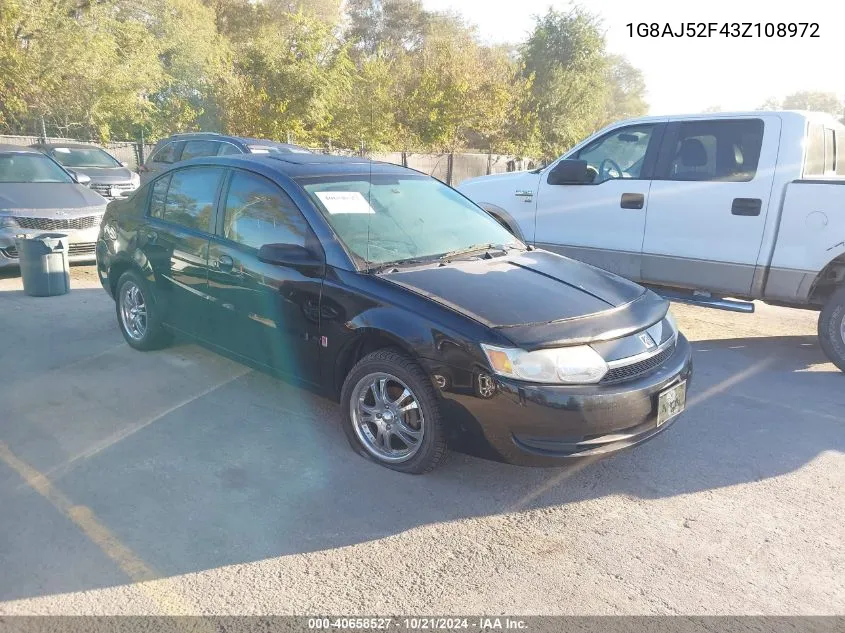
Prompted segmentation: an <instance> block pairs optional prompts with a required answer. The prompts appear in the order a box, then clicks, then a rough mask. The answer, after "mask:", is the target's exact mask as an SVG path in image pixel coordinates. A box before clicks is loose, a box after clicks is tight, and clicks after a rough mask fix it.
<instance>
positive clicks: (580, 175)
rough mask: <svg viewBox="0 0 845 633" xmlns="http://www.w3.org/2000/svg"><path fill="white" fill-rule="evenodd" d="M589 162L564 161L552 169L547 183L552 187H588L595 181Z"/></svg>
mask: <svg viewBox="0 0 845 633" xmlns="http://www.w3.org/2000/svg"><path fill="white" fill-rule="evenodd" d="M587 167H588V165H587V161H585V160H575V159H564V160H560V161H558V163H557V164H556V165H555V166H554V167H552V170H551V171H550V172H549V176H548V178H547V179H546V182H547V183H549V184H550V185H586V184H589V183H591V182H592V181H593V177H594V175H593V174H590V173H589V171H588V169H587Z"/></svg>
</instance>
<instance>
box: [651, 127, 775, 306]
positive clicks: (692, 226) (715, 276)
mask: <svg viewBox="0 0 845 633" xmlns="http://www.w3.org/2000/svg"><path fill="white" fill-rule="evenodd" d="M764 131H765V133H764ZM779 142H780V119H779V118H778V117H776V116H761V117H747V118H730V119H728V118H715V119H713V118H710V119H698V120H689V121H682V122H674V123H670V124H669V125H668V126H667V129H666V133H665V135H664V138H663V143H662V145H661V149H660V154H659V157H658V160H657V166H656V168H655V176H654V180H653V182H652V184H651V191H650V196H649V204H648V214H647V216H646V227H645V238H644V240H643V256H642V279H643V281H645V282H649V283H656V284H665V285H669V286H678V287H683V288H692V289H696V288H700V289H703V290H711V291H716V292H723V293H736V294H738V295H746V294H749V293H750V292H751V284H752V281H753V278H754V270H755V264H756V262H757V256H758V254H759V251H760V245H761V242H762V239H763V229H764V227H765V226H766V216H767V212H768V208H769V197H770V194H771V189H772V179H773V178H774V171H775V166H776V162H777V154H778V144H779Z"/></svg>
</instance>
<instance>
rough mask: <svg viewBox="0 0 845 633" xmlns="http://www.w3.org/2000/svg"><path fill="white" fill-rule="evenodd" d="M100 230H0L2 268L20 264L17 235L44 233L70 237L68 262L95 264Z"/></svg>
mask: <svg viewBox="0 0 845 633" xmlns="http://www.w3.org/2000/svg"><path fill="white" fill-rule="evenodd" d="M99 231H100V228H99V227H97V226H93V227H91V228H90V229H71V230H55V231H37V230H30V229H13V230H5V229H4V230H0V268H10V267H15V266H18V265H19V264H20V262H19V260H18V250H17V246H16V244H15V235H19V234H22V233H26V235H27V236H28V237H37V236H39V235H41V234H42V233H64V234H65V235H67V236H68V260H69V261H70V262H71V263H84V262H93V261H95V259H96V252H95V248H96V243H97V234H98V233H99Z"/></svg>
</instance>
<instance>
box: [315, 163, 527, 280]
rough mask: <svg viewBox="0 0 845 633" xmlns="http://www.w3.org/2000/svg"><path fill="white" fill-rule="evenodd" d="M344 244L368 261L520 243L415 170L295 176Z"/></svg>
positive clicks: (375, 262) (377, 262) (417, 257)
mask: <svg viewBox="0 0 845 633" xmlns="http://www.w3.org/2000/svg"><path fill="white" fill-rule="evenodd" d="M299 183H300V185H302V187H303V188H304V189H305V191H306V192H308V194H309V195H310V197H311V199H312V200H313V201H314V203H315V204H316V205H317V207H318V208H319V209H320V210H321V211H322V212H323V215H324V216H325V217H326V219H327V220H328V222H329V224H331V226H332V228H333V229H334V231H335V233H336V234H337V235H338V237H339V238H340V240H341V241H342V242H343V243H344V244H345V245H346V247H347V249H348V250H349V251H351V252H352V253H353V254H354V255H356V256H357V257H358V258H360V259H361V260H362V261H363V262H365V263H366V264H367V265H368V266H369V265H383V264H389V263H394V262H401V261H403V260H420V259H436V258H439V257H443V256H446V255H449V254H451V253H459V252H461V251H472V250H475V249H484V248H485V247H488V246H503V245H513V246H518V247H522V246H523V245H522V244H521V243H520V242H519V240H517V239H516V238H515V237H514V236H513V235H512V234H511V233H510V232H509V231H507V230H506V229H505V228H504V227H502V226H501V225H500V224H499V223H498V222H497V221H496V220H494V219H493V218H492V217H490V216H489V215H488V214H487V213H485V212H484V211H483V210H481V209H480V208H479V207H477V206H475V205H474V204H472V203H471V202H470V201H469V200H467V199H466V198H464V197H463V196H462V195H460V194H459V193H458V192H456V191H454V190H453V189H451V188H449V187H447V186H446V185H444V184H442V183H440V182H439V181H437V180H435V179H434V178H429V177H427V176H417V175H414V174H408V175H405V174H400V175H386V174H374V175H373V176H372V177H370V176H365V175H355V176H331V177H320V178H307V179H300V180H299Z"/></svg>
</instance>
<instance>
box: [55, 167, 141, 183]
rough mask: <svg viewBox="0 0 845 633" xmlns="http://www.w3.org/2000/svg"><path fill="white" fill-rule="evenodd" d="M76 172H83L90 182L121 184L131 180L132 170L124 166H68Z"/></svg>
mask: <svg viewBox="0 0 845 633" xmlns="http://www.w3.org/2000/svg"><path fill="white" fill-rule="evenodd" d="M68 169H72V170H73V171H75V172H76V173H78V174H85V175H86V176H88V177H89V178H90V179H91V182H96V183H102V184H107V185H122V184H125V183H128V182H129V181H131V180H132V171H131V170H129V169H127V168H126V167H69V168H68Z"/></svg>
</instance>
